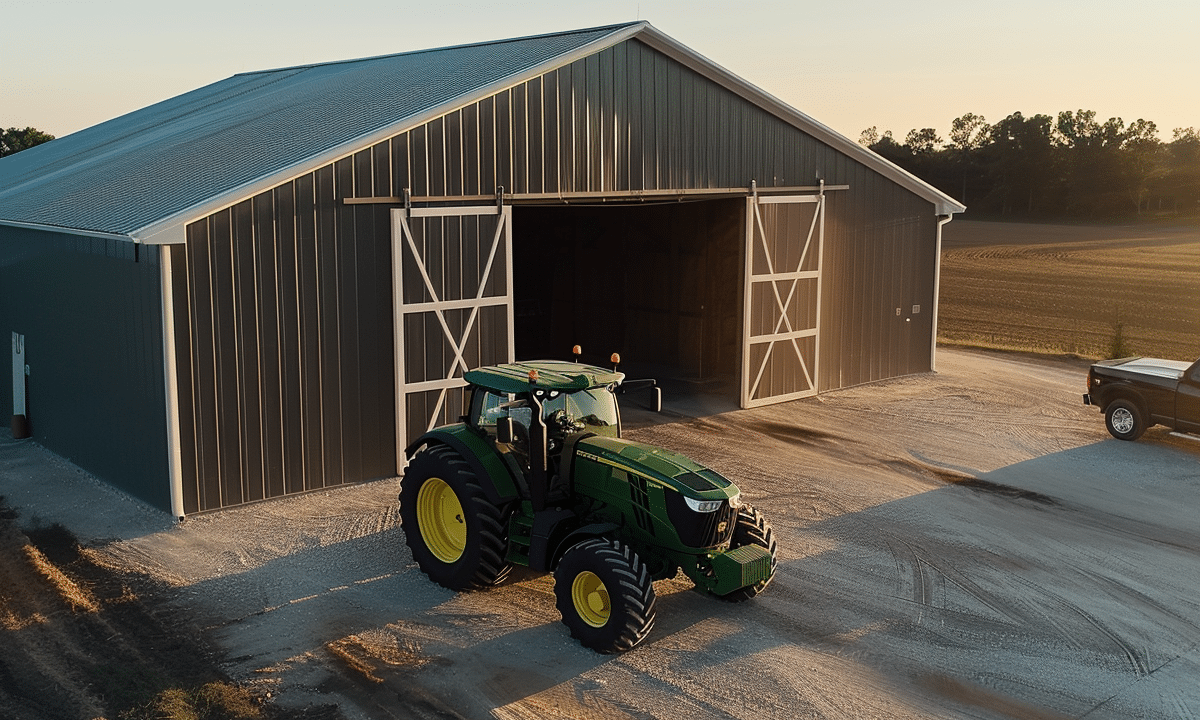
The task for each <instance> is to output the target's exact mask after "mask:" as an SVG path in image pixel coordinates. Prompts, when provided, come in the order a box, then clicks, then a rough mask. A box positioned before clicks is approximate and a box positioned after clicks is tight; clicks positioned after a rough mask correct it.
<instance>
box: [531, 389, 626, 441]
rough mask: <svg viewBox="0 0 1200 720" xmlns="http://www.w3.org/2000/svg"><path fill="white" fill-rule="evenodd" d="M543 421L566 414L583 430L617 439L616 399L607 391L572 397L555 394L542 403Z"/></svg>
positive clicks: (579, 394) (591, 391)
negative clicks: (556, 415) (557, 413)
mask: <svg viewBox="0 0 1200 720" xmlns="http://www.w3.org/2000/svg"><path fill="white" fill-rule="evenodd" d="M542 407H543V409H544V410H545V413H544V415H543V417H545V418H547V420H549V419H550V418H551V416H552V415H554V414H555V413H556V412H558V411H560V410H561V411H562V412H564V413H565V414H566V416H567V419H568V420H569V421H571V422H573V423H576V424H581V425H582V426H583V427H582V428H580V429H582V430H586V431H588V432H593V433H596V434H597V435H608V436H611V437H617V426H618V424H619V422H620V420H619V419H618V416H617V399H616V398H615V397H614V396H613V394H612V392H610V391H609V389H608V388H591V389H589V390H579V391H577V392H573V393H557V392H552V393H550V395H549V396H548V397H547V398H546V399H545V400H544V401H543V403H542Z"/></svg>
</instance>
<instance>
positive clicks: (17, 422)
mask: <svg viewBox="0 0 1200 720" xmlns="http://www.w3.org/2000/svg"><path fill="white" fill-rule="evenodd" d="M28 374H29V363H28V362H27V361H26V355H25V336H24V335H21V334H19V333H15V332H14V333H13V334H12V381H13V385H12V387H13V394H12V397H13V412H12V435H13V438H14V439H16V440H20V439H21V438H27V437H29V417H28V415H27V413H26V410H25V376H26V375H28Z"/></svg>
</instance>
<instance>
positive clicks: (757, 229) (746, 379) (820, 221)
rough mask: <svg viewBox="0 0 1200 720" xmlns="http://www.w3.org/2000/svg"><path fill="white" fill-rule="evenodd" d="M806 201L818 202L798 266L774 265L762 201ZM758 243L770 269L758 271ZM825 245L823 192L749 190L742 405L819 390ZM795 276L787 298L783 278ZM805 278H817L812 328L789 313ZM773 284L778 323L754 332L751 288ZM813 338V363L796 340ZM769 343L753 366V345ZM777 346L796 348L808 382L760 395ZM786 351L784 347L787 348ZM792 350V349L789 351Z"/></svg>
mask: <svg viewBox="0 0 1200 720" xmlns="http://www.w3.org/2000/svg"><path fill="white" fill-rule="evenodd" d="M800 203H804V204H808V203H815V204H816V210H815V212H814V213H813V219H812V223H811V224H810V225H809V228H808V235H807V237H806V238H805V240H804V248H803V250H802V252H801V253H800V259H799V261H798V262H797V263H796V265H795V268H776V267H775V262H774V259H773V258H772V256H771V255H772V253H771V249H770V245H768V243H767V237H766V229H765V227H764V226H763V220H762V213H761V212H760V206H762V205H773V204H800ZM756 243H760V244H761V249H762V251H763V254H764V255H765V257H766V261H767V272H765V273H756V272H754V252H755V250H756V249H757V246H756ZM824 248H825V195H824V193H822V194H819V195H775V196H758V195H751V196H750V197H748V198H746V268H745V272H746V275H745V286H744V287H745V294H744V297H743V298H742V302H743V311H744V314H743V318H742V383H741V386H742V394H741V406H742V407H744V408H752V407H759V406H762V405H770V404H772V403H779V402H785V401H787V400H794V399H796V398H802V397H809V396H812V395H816V394H817V383H818V379H819V375H818V374H817V371H818V362H819V359H820V357H821V261H822V255H823V253H824ZM810 252H811V253H815V255H816V263H815V264H816V269H815V270H802V269H801V268H803V267H804V265H805V261H806V260H808V259H809V253H810ZM788 280H790V281H791V288H790V290H789V291H788V294H787V296H786V297H783V296H781V295H780V293H779V283H781V282H787V281H788ZM801 281H815V282H816V298H817V300H816V304H817V306H816V308H815V318H816V322H815V323H814V324H813V326H812V327H792V321H791V318H790V317H789V315H788V312H789V310H790V309H791V307H792V302H793V301H794V300H795V299H796V298H797V296H798V294H797V292H796V290H797V288H798V287H799V286H800V283H801ZM763 284H766V285H769V286H770V288H771V292H772V294H773V296H774V298H775V309H776V311H777V314H776V316H775V318H774V320H775V322H774V328H773V331H772V332H769V333H762V334H758V335H751V334H750V332H751V328H750V321H751V310H752V307H751V300H752V298H753V290H754V288H755V286H757V285H763ZM806 337H811V338H814V347H815V350H814V351H813V354H812V357H811V358H809V362H806V361H805V357H804V353H803V352H802V351H801V349H800V345H799V344H798V343H797V342H796V341H797V340H798V339H799V338H806ZM763 344H765V345H766V346H767V351H766V353H765V354H764V355H763V358H762V362H761V363H758V365H757V367H751V365H750V362H751V361H750V349H751V347H752V346H755V345H763ZM779 347H784V348H788V347H790V348H791V352H794V353H795V357H796V359H797V360H798V361H799V367H800V370H801V371H802V372H803V373H804V378H805V381H806V382H807V384H808V387H807V388H806V389H804V390H798V391H795V392H790V393H784V394H780V395H770V396H766V397H763V396H757V397H756V395H757V394H758V389H759V386H760V384H761V382H762V378H763V374H764V373H765V371H766V369H767V366H768V365H769V364H770V361H771V359H772V356H773V355H774V353H775V352H776V350H777V349H778V348H779ZM785 352H786V351H785ZM789 354H790V353H789Z"/></svg>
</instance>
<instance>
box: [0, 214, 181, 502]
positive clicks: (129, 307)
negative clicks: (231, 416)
mask: <svg viewBox="0 0 1200 720" xmlns="http://www.w3.org/2000/svg"><path fill="white" fill-rule="evenodd" d="M160 273H161V268H160V267H159V250H158V248H154V247H145V246H141V247H138V246H135V245H133V244H132V243H129V242H124V241H120V240H103V239H95V238H85V237H79V236H76V235H68V234H64V233H50V232H39V231H35V230H22V229H16V228H7V227H0V335H2V336H3V338H4V340H5V344H6V345H7V343H8V339H9V338H10V337H11V333H12V332H17V333H21V334H23V335H24V336H25V344H26V350H27V362H28V364H29V366H30V374H29V377H28V384H27V387H28V415H29V422H30V429H31V431H32V433H33V437H34V438H35V439H36V440H37V441H38V442H39V443H41V444H42V445H44V446H45V447H47V448H49V449H50V450H53V451H54V452H56V453H58V454H59V455H62V456H63V457H65V458H67V459H69V460H71V461H72V462H74V463H75V464H77V465H79V466H80V467H82V468H84V469H85V470H87V471H88V472H91V473H93V474H95V475H96V476H97V477H100V478H102V479H104V480H105V481H106V482H109V483H111V484H112V485H115V486H116V487H119V488H121V489H123V490H125V491H126V492H129V493H130V494H132V495H134V496H136V497H138V498H141V499H142V500H145V501H146V502H148V503H150V504H152V505H154V506H156V507H159V508H162V509H163V510H169V509H170V496H169V486H168V484H167V482H166V479H167V477H168V475H167V436H166V427H167V426H166V408H165V397H166V396H165V391H164V385H163V382H164V381H163V346H162V304H161V299H160V295H159V290H160ZM5 352H6V353H7V352H8V351H7V350H6V351H5ZM8 362H9V361H8V360H7V358H6V359H5V361H4V367H6V368H7V367H8ZM5 377H8V375H7V373H5ZM0 385H3V387H2V388H0V407H2V408H3V417H4V418H5V421H7V418H8V416H9V415H10V414H11V411H12V387H11V383H9V382H7V381H5V382H4V383H0Z"/></svg>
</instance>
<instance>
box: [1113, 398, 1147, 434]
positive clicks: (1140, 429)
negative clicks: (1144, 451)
mask: <svg viewBox="0 0 1200 720" xmlns="http://www.w3.org/2000/svg"><path fill="white" fill-rule="evenodd" d="M1104 425H1105V427H1107V428H1108V432H1109V434H1110V435H1112V436H1113V437H1115V438H1116V439H1118V440H1137V439H1138V438H1140V437H1141V436H1142V433H1144V432H1146V427H1147V425H1146V421H1145V419H1144V418H1143V417H1142V411H1141V409H1140V408H1139V407H1138V406H1137V403H1134V402H1130V401H1129V400H1113V401H1112V402H1110V403H1109V404H1108V407H1107V408H1105V409H1104Z"/></svg>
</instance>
